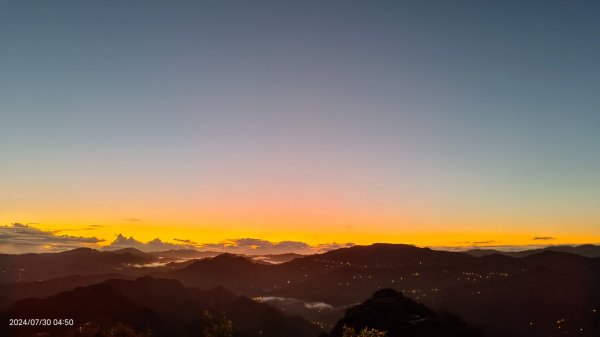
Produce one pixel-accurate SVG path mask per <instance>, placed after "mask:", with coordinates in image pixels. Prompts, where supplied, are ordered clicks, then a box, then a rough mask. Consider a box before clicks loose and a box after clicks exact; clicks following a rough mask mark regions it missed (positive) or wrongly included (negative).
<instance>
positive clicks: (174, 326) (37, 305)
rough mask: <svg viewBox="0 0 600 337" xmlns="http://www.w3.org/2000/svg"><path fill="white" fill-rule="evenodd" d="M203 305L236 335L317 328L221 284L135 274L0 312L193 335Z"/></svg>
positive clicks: (59, 331)
mask: <svg viewBox="0 0 600 337" xmlns="http://www.w3.org/2000/svg"><path fill="white" fill-rule="evenodd" d="M203 310H213V311H215V312H225V314H226V316H227V317H228V318H229V319H231V320H232V321H233V327H234V331H236V335H237V336H247V337H252V336H271V337H280V336H290V337H311V336H317V335H318V334H319V333H321V330H319V329H318V328H317V327H315V326H314V325H312V324H310V323H308V322H307V321H305V320H303V319H301V318H298V317H288V316H285V315H284V314H282V313H280V312H278V311H277V310H275V309H273V308H271V307H270V306H268V305H266V304H261V303H258V302H255V301H252V300H250V299H248V298H245V297H239V296H236V295H234V294H232V293H230V292H229V291H227V290H225V289H224V288H221V287H219V288H214V289H211V290H196V289H188V288H185V287H184V286H183V285H181V283H179V282H177V281H175V280H166V279H155V278H151V277H143V278H139V279H137V280H135V281H129V280H117V279H115V280H109V281H106V282H103V283H100V284H96V285H92V286H88V287H79V288H76V289H74V290H71V291H67V292H63V293H60V294H57V295H54V296H51V297H48V298H45V299H28V300H24V301H21V302H18V303H17V304H15V305H14V306H13V308H12V309H11V310H9V311H8V312H5V313H3V314H1V315H0V316H1V319H3V320H4V321H8V318H13V317H40V318H41V317H53V318H72V319H74V321H75V322H76V323H77V324H78V325H81V324H85V323H88V322H89V323H90V324H93V325H97V326H99V327H104V328H107V327H111V326H115V325H116V324H117V323H119V322H121V323H124V324H126V325H128V326H131V327H132V328H133V329H134V330H136V331H147V330H150V331H151V334H152V336H156V337H162V336H164V337H187V336H190V337H191V336H198V335H200V334H201V331H202V321H201V313H202V311H203ZM74 328H75V327H65V326H59V327H56V326H54V327H44V326H37V327H31V326H25V327H23V326H20V327H10V326H7V325H6V324H4V325H3V326H2V327H0V335H2V336H10V337H24V336H33V335H34V334H40V333H42V334H43V333H50V334H51V336H57V337H61V336H69V334H70V333H71V332H72V331H73V329H74Z"/></svg>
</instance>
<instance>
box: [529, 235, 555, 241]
mask: <svg viewBox="0 0 600 337" xmlns="http://www.w3.org/2000/svg"><path fill="white" fill-rule="evenodd" d="M555 239H556V238H555V237H554V236H536V237H534V238H533V240H555Z"/></svg>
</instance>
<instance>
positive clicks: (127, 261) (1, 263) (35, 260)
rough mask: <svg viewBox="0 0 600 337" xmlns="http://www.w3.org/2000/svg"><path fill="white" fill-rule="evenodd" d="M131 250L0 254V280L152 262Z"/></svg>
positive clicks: (42, 277) (116, 269)
mask: <svg viewBox="0 0 600 337" xmlns="http://www.w3.org/2000/svg"><path fill="white" fill-rule="evenodd" d="M156 260H157V259H156V258H155V257H152V256H150V255H148V254H146V253H143V252H141V251H138V250H135V249H132V248H131V249H130V248H128V249H125V250H118V251H112V252H101V251H98V250H95V249H90V248H78V249H74V250H69V251H65V252H61V253H44V254H23V255H10V254H0V271H1V272H0V283H4V282H26V281H38V280H47V279H52V278H58V277H64V276H70V275H90V274H107V273H123V270H124V269H126V267H127V266H131V265H144V264H147V263H151V262H156Z"/></svg>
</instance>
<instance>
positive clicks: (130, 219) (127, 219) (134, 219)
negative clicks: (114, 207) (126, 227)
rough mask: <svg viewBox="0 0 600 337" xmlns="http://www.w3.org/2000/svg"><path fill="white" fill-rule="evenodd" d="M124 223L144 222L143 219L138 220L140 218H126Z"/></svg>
mask: <svg viewBox="0 0 600 337" xmlns="http://www.w3.org/2000/svg"><path fill="white" fill-rule="evenodd" d="M123 220H124V221H132V222H136V221H142V219H138V218H125V219H123Z"/></svg>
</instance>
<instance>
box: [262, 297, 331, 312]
mask: <svg viewBox="0 0 600 337" xmlns="http://www.w3.org/2000/svg"><path fill="white" fill-rule="evenodd" d="M256 300H257V301H258V302H261V303H269V304H275V305H278V306H280V307H290V306H303V307H304V308H306V309H311V310H317V311H325V310H327V311H329V310H334V309H335V308H334V307H333V306H332V305H331V304H328V303H325V302H306V301H303V300H299V299H296V298H291V297H276V296H266V297H258V298H256Z"/></svg>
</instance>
